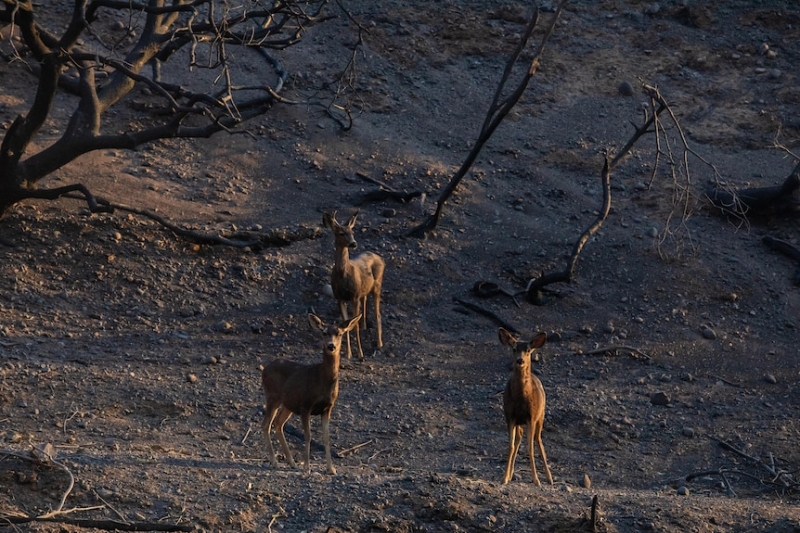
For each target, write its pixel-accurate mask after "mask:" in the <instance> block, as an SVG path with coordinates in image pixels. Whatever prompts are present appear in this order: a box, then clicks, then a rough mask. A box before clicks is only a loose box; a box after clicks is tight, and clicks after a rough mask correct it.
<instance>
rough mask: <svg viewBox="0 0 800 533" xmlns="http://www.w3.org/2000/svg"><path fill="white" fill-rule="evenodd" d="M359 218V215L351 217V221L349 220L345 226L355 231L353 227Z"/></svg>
mask: <svg viewBox="0 0 800 533" xmlns="http://www.w3.org/2000/svg"><path fill="white" fill-rule="evenodd" d="M357 218H358V213H356V214H355V215H353V216H351V217H350V220H348V221H347V224H345V225H346V226H347V227H348V228H350V229H353V227H354V226H355V225H356V219H357Z"/></svg>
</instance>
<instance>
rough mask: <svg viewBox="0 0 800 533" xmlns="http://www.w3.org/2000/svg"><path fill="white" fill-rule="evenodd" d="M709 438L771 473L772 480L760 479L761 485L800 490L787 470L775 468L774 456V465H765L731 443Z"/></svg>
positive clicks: (710, 436) (772, 458) (772, 459)
mask: <svg viewBox="0 0 800 533" xmlns="http://www.w3.org/2000/svg"><path fill="white" fill-rule="evenodd" d="M708 438H709V439H711V440H713V441H715V442H717V443H718V444H719V445H720V446H721V447H722V448H724V449H726V450H728V451H730V452H732V453H734V454H736V455H738V456H739V457H742V458H744V459H747V460H748V461H750V462H751V463H753V464H755V465H757V466H759V467H761V468H762V469H763V470H765V471H766V472H767V473H769V475H770V476H771V478H770V479H768V480H763V479H759V481H760V482H761V483H765V484H771V485H776V486H778V487H780V488H782V489H784V490H787V489H797V488H800V483H798V482H797V481H796V480H795V479H794V477H793V476H792V475H791V474H790V473H789V472H788V471H786V470H778V469H777V468H776V467H775V462H774V457H773V456H772V454H770V459H771V461H772V465H768V464H767V463H765V462H764V461H762V460H761V459H759V458H757V457H753V456H752V455H749V454H747V453H745V452H743V451H742V450H740V449H738V448H737V447H735V446H734V445H733V444H731V443H729V442H727V441H725V440H723V439H720V438H717V437H714V436H712V435H709V436H708ZM754 477H755V476H754ZM756 479H758V478H757V477H756Z"/></svg>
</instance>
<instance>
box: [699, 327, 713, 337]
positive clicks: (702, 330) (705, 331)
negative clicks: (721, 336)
mask: <svg viewBox="0 0 800 533" xmlns="http://www.w3.org/2000/svg"><path fill="white" fill-rule="evenodd" d="M700 333H701V334H702V335H703V338H704V339H709V340H714V339H716V338H717V333H716V332H715V331H714V330H713V329H711V328H710V327H708V326H703V327H702V328H700Z"/></svg>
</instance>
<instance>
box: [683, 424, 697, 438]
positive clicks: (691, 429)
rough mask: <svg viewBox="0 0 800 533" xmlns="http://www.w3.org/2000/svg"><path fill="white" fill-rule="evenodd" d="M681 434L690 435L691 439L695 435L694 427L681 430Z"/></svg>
mask: <svg viewBox="0 0 800 533" xmlns="http://www.w3.org/2000/svg"><path fill="white" fill-rule="evenodd" d="M681 434H682V435H683V436H684V437H689V438H690V439H691V438H692V437H694V428H690V427H685V428H683V429H682V430H681Z"/></svg>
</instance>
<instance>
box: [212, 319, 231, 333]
mask: <svg viewBox="0 0 800 533" xmlns="http://www.w3.org/2000/svg"><path fill="white" fill-rule="evenodd" d="M215 329H216V330H217V331H219V332H220V333H230V332H232V331H233V325H232V324H231V323H230V322H227V321H225V320H220V321H219V322H217V325H216V328H215Z"/></svg>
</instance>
